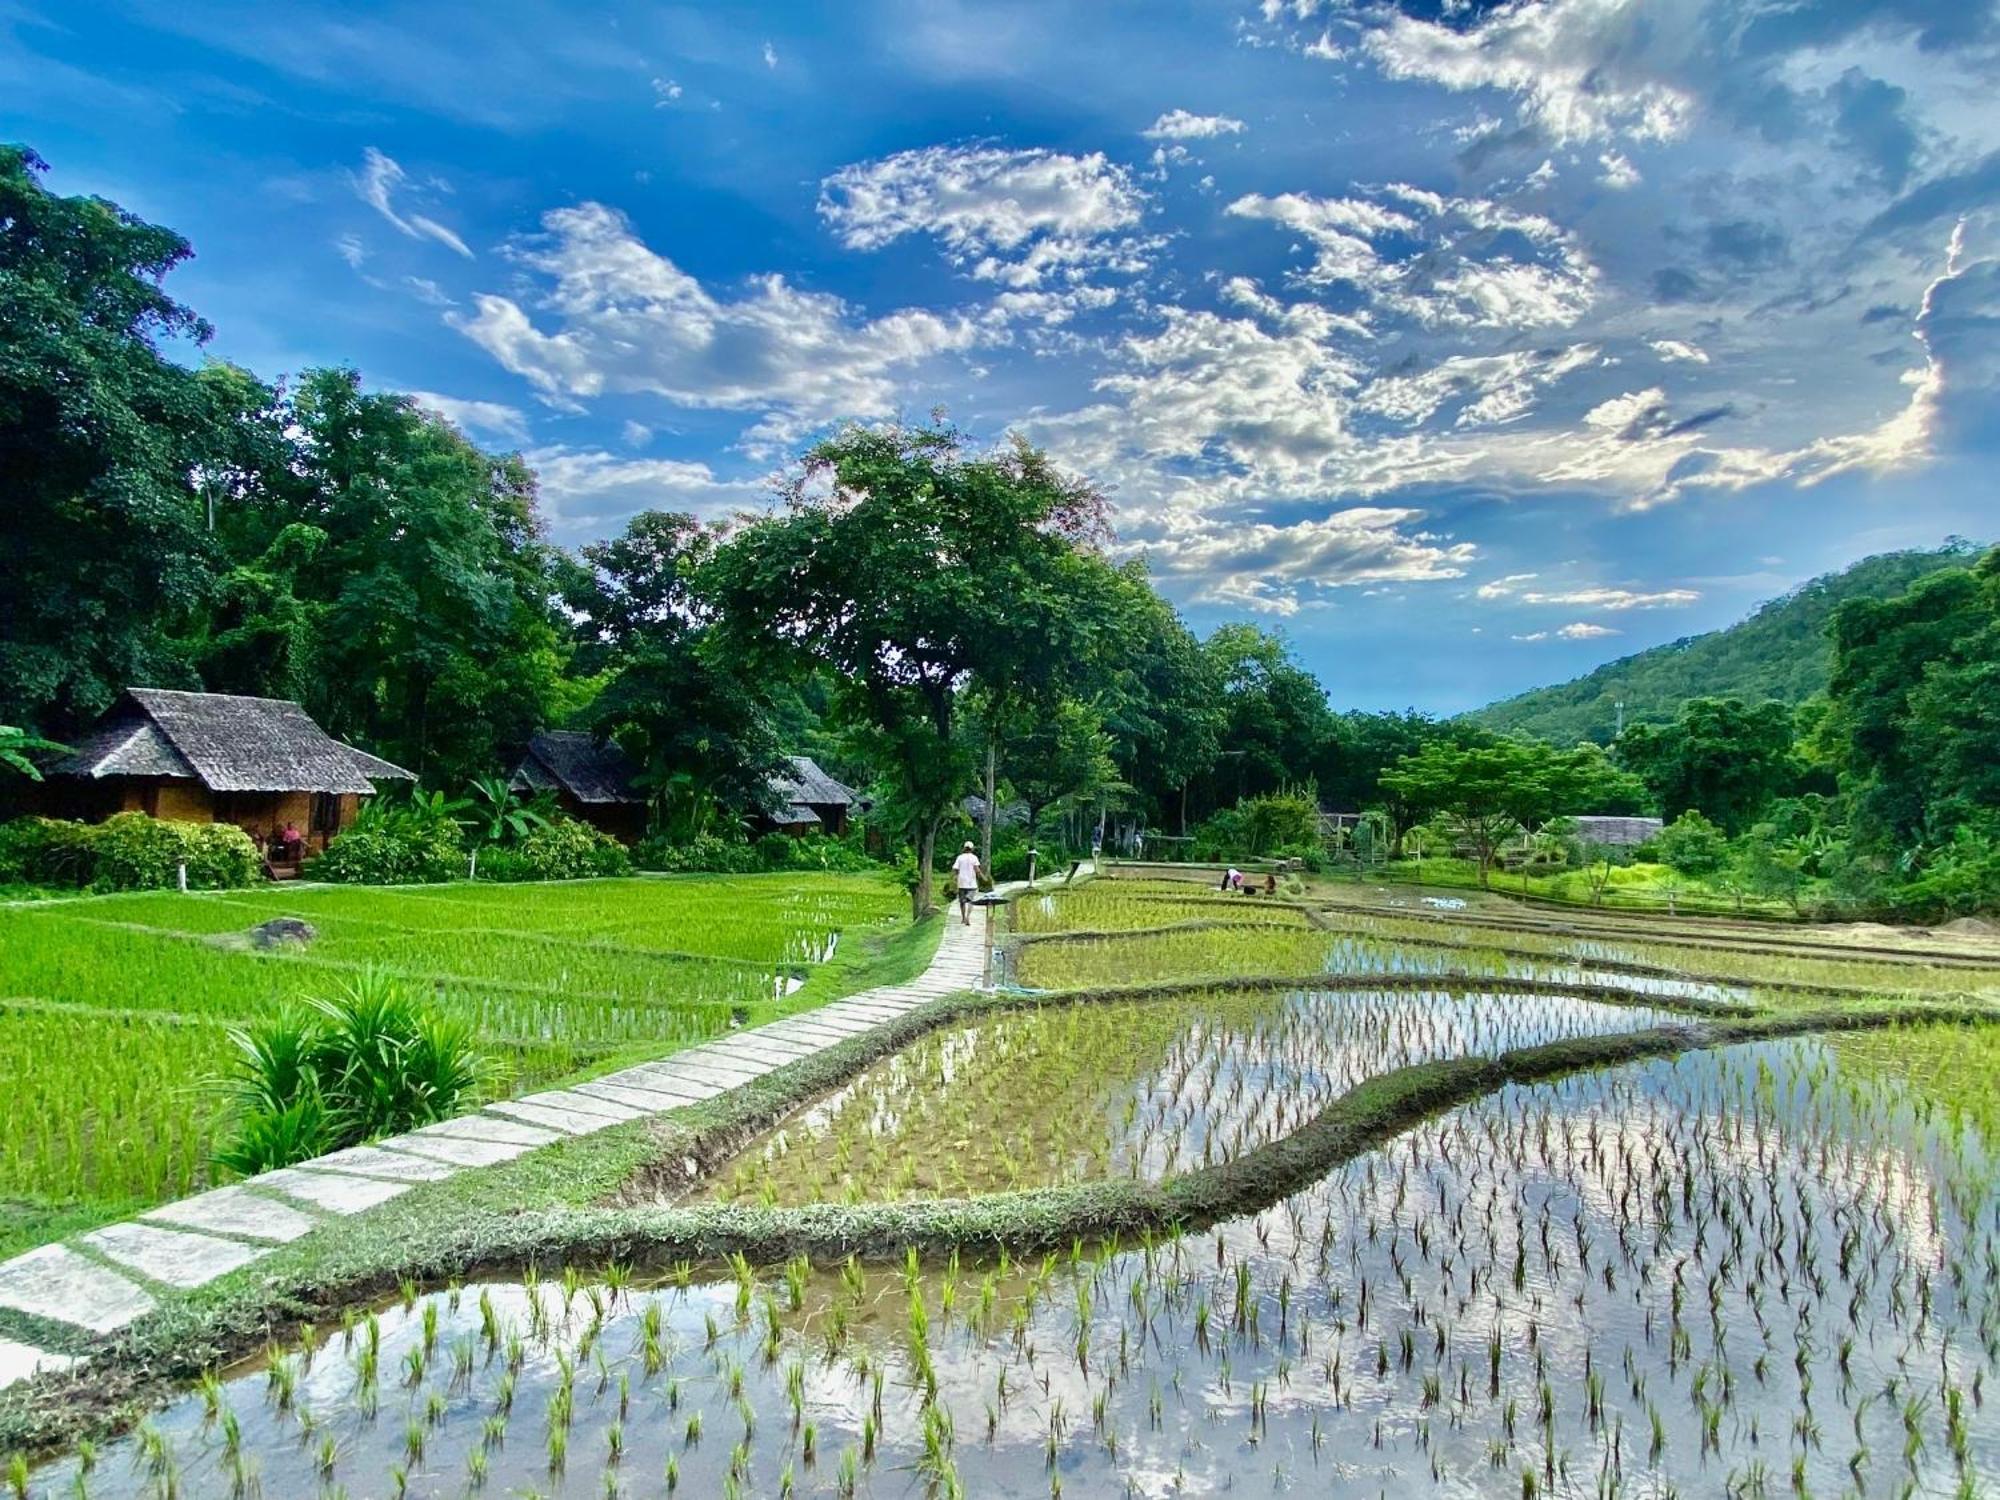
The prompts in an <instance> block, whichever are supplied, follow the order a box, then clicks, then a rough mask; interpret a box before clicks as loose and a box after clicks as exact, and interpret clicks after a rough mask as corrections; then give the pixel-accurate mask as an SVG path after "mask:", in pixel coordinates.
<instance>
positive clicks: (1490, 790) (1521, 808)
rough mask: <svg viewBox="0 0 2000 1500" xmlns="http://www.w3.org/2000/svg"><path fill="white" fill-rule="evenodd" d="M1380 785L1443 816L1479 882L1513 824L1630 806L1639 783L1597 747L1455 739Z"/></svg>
mask: <svg viewBox="0 0 2000 1500" xmlns="http://www.w3.org/2000/svg"><path fill="white" fill-rule="evenodd" d="M1382 785H1383V787H1384V788H1385V789H1387V790H1388V791H1389V792H1391V793H1392V794H1393V795H1395V796H1396V797H1398V798H1400V799H1402V801H1403V802H1404V803H1406V804H1407V805H1408V806H1410V807H1411V808H1413V809H1416V810H1418V811H1419V812H1421V813H1422V814H1424V815H1426V816H1437V815H1442V816H1443V817H1444V818H1445V819H1446V821H1447V822H1448V823H1449V824H1450V825H1451V827H1452V829H1453V831H1454V832H1455V833H1456V835H1457V836H1458V837H1459V838H1460V839H1462V840H1464V841H1465V842H1466V843H1469V844H1470V845H1471V846H1472V848H1473V852H1474V855H1475V857H1476V858H1477V860H1478V863H1479V880H1480V884H1482V885H1484V884H1486V883H1487V880H1488V878H1489V876H1490V874H1491V871H1492V868H1493V861H1494V857H1495V855H1496V854H1497V853H1498V851H1499V848H1500V845H1501V843H1502V842H1503V841H1505V840H1506V839H1507V838H1508V837H1509V836H1510V835H1512V834H1513V833H1514V832H1515V831H1516V830H1517V829H1529V830H1532V829H1535V828H1538V827H1540V826H1541V825H1542V824H1545V823H1547V822H1549V821H1550V820H1551V819H1553V818H1557V817H1562V816H1565V815H1568V814H1571V813H1574V812H1577V811H1580V810H1589V811H1607V810H1612V809H1611V808H1608V807H1607V806H1606V804H1607V802H1611V803H1617V802H1620V801H1623V802H1627V803H1629V802H1630V801H1631V800H1632V799H1633V798H1635V797H1637V796H1638V794H1639V788H1638V786H1637V784H1636V782H1635V781H1634V780H1633V779H1632V778H1631V777H1629V776H1626V775H1624V774H1622V773H1621V772H1619V771H1618V770H1617V769H1616V768H1614V767H1611V766H1609V765H1608V764H1606V762H1605V759H1604V756H1603V754H1602V752H1601V751H1599V750H1598V749H1597V747H1596V746H1594V745H1586V746H1582V747H1580V748H1578V749H1576V750H1572V751H1558V750H1552V749H1551V748H1549V747H1548V746H1547V745H1543V744H1539V743H1536V742H1534V741H1519V740H1492V741H1487V742H1485V743H1477V744H1467V745H1460V744H1453V743H1451V742H1450V741H1446V740H1434V741H1432V742H1431V743H1430V744H1427V745H1425V746H1424V748H1423V749H1422V750H1420V751H1418V752H1417V753H1416V754H1415V755H1412V756H1408V757H1406V758H1404V759H1403V760H1401V761H1398V762H1397V763H1396V765H1395V766H1394V767H1393V768H1392V769H1390V770H1388V771H1386V772H1384V773H1383V775H1382Z"/></svg>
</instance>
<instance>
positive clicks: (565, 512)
mask: <svg viewBox="0 0 2000 1500" xmlns="http://www.w3.org/2000/svg"><path fill="white" fill-rule="evenodd" d="M523 456H524V457H525V458H526V459H527V461H528V462H529V463H530V464H532V465H533V466H534V469H535V473H536V474H537V475H538V476H539V478H540V480H541V498H542V503H543V506H544V508H545V509H546V510H547V511H548V512H549V515H550V517H551V524H552V525H553V527H554V528H555V529H556V530H557V531H558V532H559V533H563V534H568V535H591V536H602V535H605V534H607V533H608V532H611V531H614V530H616V529H617V528H618V527H619V526H620V525H622V524H623V523H624V521H625V520H626V518H627V517H630V516H633V515H636V514H638V513H639V512H640V511H642V510H671V511H681V512H685V513H687V514H690V515H694V516H696V517H699V518H700V519H702V520H704V521H718V520H726V519H728V518H729V517H731V516H733V515H735V514H737V513H738V512H740V511H745V510H756V509H761V508H763V507H764V506H766V505H767V504H768V503H769V502H770V499H771V496H772V494H773V488H772V485H771V482H770V480H768V479H722V478H718V477H717V475H716V473H715V471H714V470H713V469H711V468H710V467H709V466H708V465H707V464H705V463H694V462H688V461H685V460H682V459H672V458H625V457H621V456H619V455H618V454H615V453H607V452H606V451H604V450H603V449H601V448H572V447H565V446H552V447H547V448H534V449H530V450H529V451H528V452H527V453H526V454H524V455H523Z"/></svg>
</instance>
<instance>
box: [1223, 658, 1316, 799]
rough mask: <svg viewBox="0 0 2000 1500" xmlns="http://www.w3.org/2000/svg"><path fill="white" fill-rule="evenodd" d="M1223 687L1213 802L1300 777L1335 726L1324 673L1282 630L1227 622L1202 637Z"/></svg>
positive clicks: (1269, 788) (1273, 787)
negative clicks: (1314, 669)
mask: <svg viewBox="0 0 2000 1500" xmlns="http://www.w3.org/2000/svg"><path fill="white" fill-rule="evenodd" d="M1202 654H1203V655H1204V656H1206V657H1207V658H1208V664H1209V670H1210V672H1211V673H1212V674H1213V676H1214V678H1215V682H1216V685H1217V687H1218V689H1219V691H1220V694H1221V704H1222V731H1221V746H1220V749H1219V750H1218V752H1217V765H1216V768H1215V771H1214V774H1213V775H1212V776H1211V778H1210V781H1211V796H1212V799H1213V803H1214V805H1223V804H1227V803H1234V802H1237V801H1239V800H1241V799H1242V798H1244V797H1247V796H1254V795H1256V794H1257V793H1260V792H1269V791H1276V790H1277V789H1278V788H1279V787H1283V786H1290V785H1294V784H1296V783H1298V782H1299V781H1300V780H1302V779H1303V778H1304V777H1306V776H1307V775H1309V774H1310V773H1311V771H1312V768H1313V766H1314V765H1315V763H1316V762H1317V761H1318V759H1319V755H1320V750H1321V748H1322V746H1323V745H1324V744H1325V742H1326V739H1327V737H1328V735H1329V734H1330V733H1331V732H1332V728H1333V716H1332V713H1331V711H1330V710H1329V709H1328V708H1327V704H1326V690H1325V689H1324V688H1322V687H1321V686H1320V683H1319V679H1318V678H1317V677H1315V676H1313V674H1312V673H1310V672H1308V671H1307V670H1306V669H1305V668H1304V667H1302V666H1300V665H1299V664H1298V662H1297V661H1295V660H1294V659H1293V657H1292V652H1291V648H1290V647H1289V646H1288V645H1287V644H1286V643H1285V640H1284V638H1283V637H1282V636H1278V635H1275V634H1273V633H1272V632H1270V631H1266V630H1259V629H1258V628H1257V627H1256V626H1254V625H1244V624H1232V625H1223V626H1220V627H1218V628H1217V629H1216V631H1215V633H1214V634H1212V635H1211V636H1209V638H1208V639H1207V640H1206V641H1204V642H1203V643H1202Z"/></svg>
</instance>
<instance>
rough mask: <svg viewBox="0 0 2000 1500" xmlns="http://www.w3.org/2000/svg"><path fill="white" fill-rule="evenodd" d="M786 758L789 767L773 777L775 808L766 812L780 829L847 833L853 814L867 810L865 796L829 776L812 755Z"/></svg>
mask: <svg viewBox="0 0 2000 1500" xmlns="http://www.w3.org/2000/svg"><path fill="white" fill-rule="evenodd" d="M785 761H786V764H787V765H788V766H789V767H790V770H789V771H781V772H780V773H779V774H778V775H776V776H773V777H772V778H771V806H772V809H773V810H772V811H771V812H768V813H766V814H765V815H764V819H765V821H766V822H767V823H769V824H770V825H771V827H773V828H775V829H776V830H777V831H778V832H780V833H789V834H794V835H798V836H803V835H805V834H808V833H830V834H832V835H834V836H835V837H836V838H838V837H839V836H840V835H841V834H844V833H846V832H847V822H848V819H849V818H850V817H851V816H852V815H853V814H854V813H856V812H865V811H867V808H868V800H867V799H866V798H865V797H863V796H862V795H861V794H860V793H859V792H857V791H855V790H854V788H853V787H851V786H848V785H846V784H845V783H844V782H839V781H836V780H834V779H833V778H832V777H831V776H829V775H827V774H826V772H824V771H822V770H821V769H820V767H819V762H818V761H816V760H814V759H813V758H812V757H811V756H810V755H788V756H786V757H785Z"/></svg>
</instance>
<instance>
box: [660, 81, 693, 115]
mask: <svg viewBox="0 0 2000 1500" xmlns="http://www.w3.org/2000/svg"><path fill="white" fill-rule="evenodd" d="M685 92H686V90H684V89H683V88H682V87H681V86H680V85H679V84H678V83H676V82H674V80H673V79H671V78H655V79H654V80H653V108H655V109H665V108H666V107H667V106H668V105H670V104H674V103H677V102H678V101H679V99H680V97H681V95H682V94H683V93H685Z"/></svg>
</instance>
